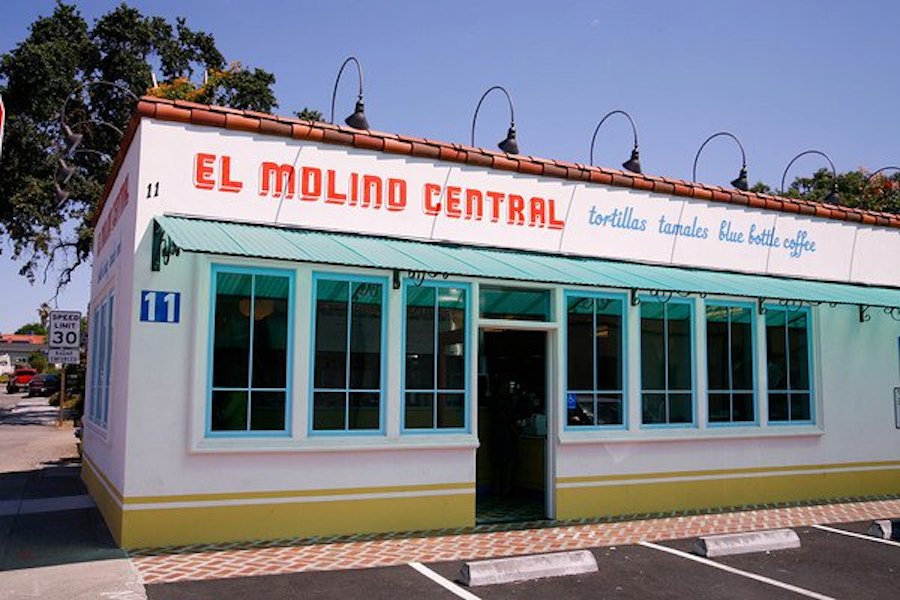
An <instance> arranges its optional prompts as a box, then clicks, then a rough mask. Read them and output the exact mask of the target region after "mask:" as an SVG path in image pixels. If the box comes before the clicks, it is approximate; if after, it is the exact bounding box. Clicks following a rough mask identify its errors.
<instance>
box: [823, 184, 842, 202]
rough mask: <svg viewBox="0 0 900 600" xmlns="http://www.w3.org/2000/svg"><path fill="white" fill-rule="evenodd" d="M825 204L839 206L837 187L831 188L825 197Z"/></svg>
mask: <svg viewBox="0 0 900 600" xmlns="http://www.w3.org/2000/svg"><path fill="white" fill-rule="evenodd" d="M825 202H827V203H828V204H840V203H841V196H840V194H838V191H837V187H832V188H831V191H830V192H829V193H828V195H827V196H825Z"/></svg>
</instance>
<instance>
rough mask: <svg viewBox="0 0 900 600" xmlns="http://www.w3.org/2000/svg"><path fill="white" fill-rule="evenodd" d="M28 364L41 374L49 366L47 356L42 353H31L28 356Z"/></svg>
mask: <svg viewBox="0 0 900 600" xmlns="http://www.w3.org/2000/svg"><path fill="white" fill-rule="evenodd" d="M28 364H29V365H31V368H32V369H34V370H35V371H37V372H38V373H43V372H44V371H46V370H47V367H49V366H50V363H48V362H47V355H46V354H44V353H43V352H32V353H31V354H30V355H29V356H28Z"/></svg>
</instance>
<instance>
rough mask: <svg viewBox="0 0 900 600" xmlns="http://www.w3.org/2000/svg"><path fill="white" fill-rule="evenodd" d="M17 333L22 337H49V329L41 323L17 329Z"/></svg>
mask: <svg viewBox="0 0 900 600" xmlns="http://www.w3.org/2000/svg"><path fill="white" fill-rule="evenodd" d="M16 333H17V334H20V335H47V328H46V327H44V326H43V325H41V324H40V323H26V324H25V325H22V326H21V327H19V328H18V329H16Z"/></svg>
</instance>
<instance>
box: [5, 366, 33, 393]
mask: <svg viewBox="0 0 900 600" xmlns="http://www.w3.org/2000/svg"><path fill="white" fill-rule="evenodd" d="M35 375H37V371H35V370H34V369H32V368H31V367H19V368H17V369H16V370H15V372H13V374H12V375H10V376H9V381H7V382H6V393H7V394H12V393H15V392H18V391H22V390H27V389H28V384H29V383H31V380H32V379H33V378H34V376H35Z"/></svg>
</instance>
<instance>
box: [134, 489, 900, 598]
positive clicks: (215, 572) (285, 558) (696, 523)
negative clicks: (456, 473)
mask: <svg viewBox="0 0 900 600" xmlns="http://www.w3.org/2000/svg"><path fill="white" fill-rule="evenodd" d="M897 517H900V499H887V500H873V501H865V502H845V503H838V504H821V505H811V506H792V507H785V508H769V509H763V510H746V511H737V512H729V513H718V514H700V515H691V516H672V517H666V518H650V519H642V520H637V521H619V522H605V523H587V524H575V525H559V526H555V525H552V526H545V527H540V528H526V529H515V530H508V531H488V532H478V531H475V530H471V531H470V532H467V533H457V534H446V535H440V534H435V533H434V532H432V533H431V534H422V535H420V536H412V537H400V536H399V535H398V534H394V535H391V536H381V537H377V536H369V537H371V538H372V539H364V540H353V539H352V538H350V539H348V538H343V541H341V539H340V538H337V540H338V541H331V542H327V543H321V540H318V541H317V540H294V541H292V542H288V541H283V542H281V543H280V545H279V543H277V542H274V543H273V542H262V543H258V544H255V545H254V544H223V545H219V546H194V547H186V548H178V549H175V548H171V549H160V550H153V551H151V550H146V551H139V552H136V553H134V554H133V555H132V557H131V560H132V562H133V564H134V565H135V567H137V569H138V571H139V572H140V573H141V575H142V576H143V578H144V582H145V583H148V584H151V583H163V582H174V581H188V580H198V579H218V578H227V577H246V576H251V575H274V574H283V573H297V572H301V571H324V570H336V569H357V568H363V567H380V566H391V565H399V564H406V563H408V562H411V561H420V562H431V561H443V560H459V559H474V558H490V557H496V556H510V555H517V554H532V553H540V552H554V551H560V550H575V549H579V548H591V547H596V546H615V545H622V544H634V543H637V542H640V541H645V540H646V541H656V540H668V539H676V538H685V537H694V536H697V535H701V534H714V533H730V532H736V531H751V530H759V529H773V528H778V527H801V526H805V525H813V524H817V523H841V522H850V521H864V520H869V519H875V518H897ZM476 529H477V528H476ZM254 546H255V547H254Z"/></svg>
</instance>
